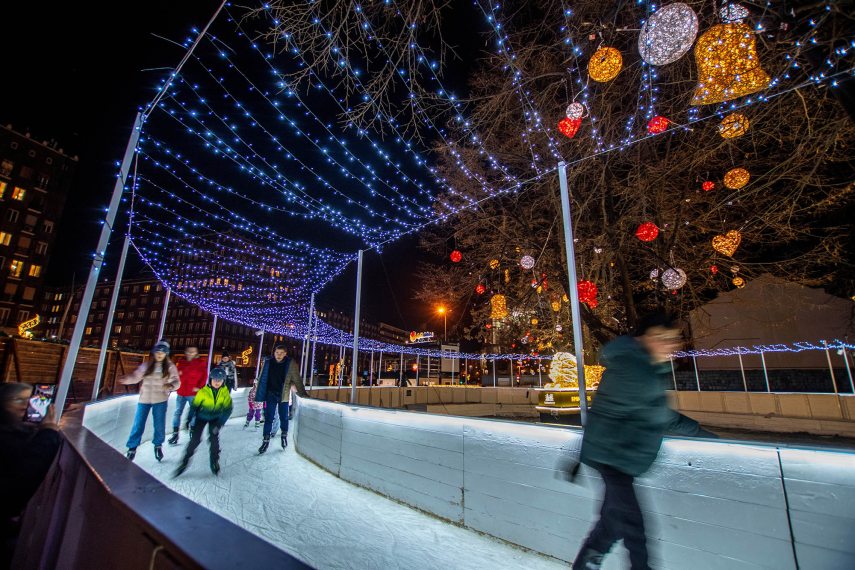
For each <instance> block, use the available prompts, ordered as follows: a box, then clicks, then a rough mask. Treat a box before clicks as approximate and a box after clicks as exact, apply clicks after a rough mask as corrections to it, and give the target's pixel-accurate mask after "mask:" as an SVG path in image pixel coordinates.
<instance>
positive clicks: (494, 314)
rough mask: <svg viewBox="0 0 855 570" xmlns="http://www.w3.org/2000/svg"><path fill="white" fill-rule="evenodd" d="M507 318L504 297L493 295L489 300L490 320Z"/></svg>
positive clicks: (506, 305) (506, 306)
mask: <svg viewBox="0 0 855 570" xmlns="http://www.w3.org/2000/svg"><path fill="white" fill-rule="evenodd" d="M507 316H508V304H507V301H506V300H505V296H504V295H493V296H492V297H491V298H490V318H491V319H504V318H505V317H507Z"/></svg>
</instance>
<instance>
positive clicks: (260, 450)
mask: <svg viewBox="0 0 855 570" xmlns="http://www.w3.org/2000/svg"><path fill="white" fill-rule="evenodd" d="M268 447H270V438H269V437H265V438H264V441H262V442H261V447H259V448H258V454H259V455H261V454H262V453H264V452H265V451H267V448H268Z"/></svg>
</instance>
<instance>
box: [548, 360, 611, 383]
mask: <svg viewBox="0 0 855 570" xmlns="http://www.w3.org/2000/svg"><path fill="white" fill-rule="evenodd" d="M605 370H606V369H605V368H604V367H602V366H599V365H596V364H593V365H589V364H586V365H585V384H586V386H588V387H589V388H595V387H597V386H598V385H599V384H600V380H601V379H602V378H603V372H605ZM549 379H550V380H552V382H551V383H549V384H546V385H545V386H544V388H578V387H579V374H578V367H577V366H576V357H575V356H573V355H572V354H570V353H569V352H556V353H555V355H554V356H553V357H552V363H551V364H550V365H549Z"/></svg>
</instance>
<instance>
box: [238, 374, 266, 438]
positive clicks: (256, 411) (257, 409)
mask: <svg viewBox="0 0 855 570" xmlns="http://www.w3.org/2000/svg"><path fill="white" fill-rule="evenodd" d="M257 392H258V378H256V379H255V380H254V381H253V383H252V388H250V389H249V394H248V395H247V397H246V401H247V404H248V408H249V411H248V412H247V413H246V423H245V424H243V429H246V428H248V427H249V422H251V421H252V418H253V416H255V429H258V426H260V425H261V410H262V409H263V408H264V402H258V401H257V400H256V399H255V394H256V393H257Z"/></svg>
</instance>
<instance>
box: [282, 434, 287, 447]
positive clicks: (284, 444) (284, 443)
mask: <svg viewBox="0 0 855 570" xmlns="http://www.w3.org/2000/svg"><path fill="white" fill-rule="evenodd" d="M286 447H288V434H287V433H283V434H282V449H285V448H286Z"/></svg>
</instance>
